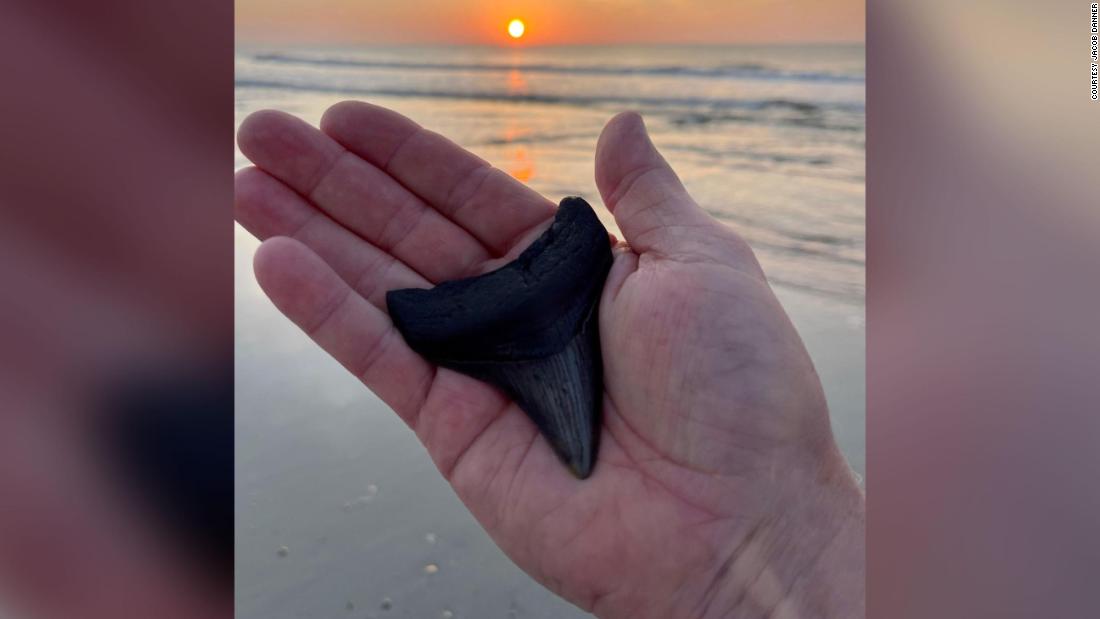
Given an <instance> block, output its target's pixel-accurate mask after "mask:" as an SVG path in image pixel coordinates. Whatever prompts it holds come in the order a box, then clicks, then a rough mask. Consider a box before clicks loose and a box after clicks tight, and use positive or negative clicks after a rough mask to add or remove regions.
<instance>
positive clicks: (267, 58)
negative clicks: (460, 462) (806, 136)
mask: <svg viewBox="0 0 1100 619" xmlns="http://www.w3.org/2000/svg"><path fill="white" fill-rule="evenodd" d="M252 58H253V60H255V61H257V62H263V63H278V64H297V65H314V66H321V67H356V68H363V69H401V70H406V71H471V72H474V71H477V72H480V71H485V72H501V71H513V70H518V71H523V72H525V73H564V74H574V75H608V76H631V75H648V76H675V77H697V78H711V79H756V80H784V81H786V80H791V81H813V82H841V83H863V81H864V77H863V76H862V75H852V74H846V73H829V72H812V71H808V72H803V71H785V70H782V69H778V68H775V67H770V66H768V65H764V64H758V63H739V64H730V65H719V66H713V67H696V66H682V65H655V66H623V65H567V64H546V63H542V64H540V63H530V64H504V63H443V62H404V61H395V60H394V61H390V60H361V59H355V58H339V57H323V58H322V57H313V56H295V55H291V54H279V53H264V54H256V55H254V56H253V57H252Z"/></svg>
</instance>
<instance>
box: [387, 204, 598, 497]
mask: <svg viewBox="0 0 1100 619" xmlns="http://www.w3.org/2000/svg"><path fill="white" fill-rule="evenodd" d="M611 261H612V256H611V244H610V241H609V239H608V235H607V230H606V229H604V227H603V224H601V223H600V220H599V219H598V218H597V217H596V213H595V212H593V211H592V207H591V206H589V205H588V203H587V202H585V201H584V200H583V199H581V198H565V199H564V200H562V201H561V204H560V206H559V208H558V211H557V215H556V216H555V217H554V221H553V223H552V224H551V225H550V227H549V228H548V229H547V230H546V231H545V232H543V233H542V235H541V236H539V237H538V238H537V239H536V240H535V242H534V243H532V244H531V246H530V247H528V248H527V249H526V250H524V251H523V253H521V254H520V255H519V257H517V258H516V259H515V260H513V261H512V262H509V263H508V264H506V265H505V266H503V267H501V268H499V269H497V270H495V271H492V272H490V273H485V274H484V275H479V276H477V277H470V278H466V279H458V280H454V281H449V282H443V283H441V284H439V285H438V286H436V287H435V288H432V289H430V290H422V289H415V288H409V289H404V290H392V291H390V292H389V293H387V294H386V305H387V306H388V308H389V312H390V316H391V317H392V318H393V322H394V325H395V326H396V327H397V329H398V330H399V331H400V332H401V334H402V336H404V338H405V341H406V342H408V344H409V346H411V347H412V349H413V350H415V351H416V352H418V353H420V354H421V355H423V356H424V357H425V358H427V359H428V360H430V361H432V362H434V363H436V364H438V365H440V366H443V367H447V368H451V369H453V370H457V371H459V372H462V373H463V374H467V375H469V376H473V377H474V378H477V379H479V380H483V381H485V382H487V383H490V384H492V385H496V386H497V387H499V388H500V389H501V390H503V391H504V392H505V393H507V394H508V395H509V396H510V397H511V398H512V399H514V400H515V401H516V403H517V404H519V406H520V408H522V409H523V411H524V412H525V413H527V416H528V417H530V418H531V420H532V421H534V422H535V425H537V426H538V428H539V430H540V431H541V432H542V434H543V436H545V437H546V439H547V440H548V441H549V442H550V445H551V446H552V447H553V448H554V451H555V452H557V454H558V456H559V457H560V458H561V460H562V461H563V462H564V463H565V464H566V466H568V467H569V469H570V470H571V471H572V472H573V474H574V475H576V476H577V477H578V478H580V479H584V478H586V477H588V476H589V475H590V474H591V472H592V467H593V465H594V464H595V460H596V449H597V437H598V432H599V426H600V406H601V403H602V399H603V396H602V393H603V366H602V361H601V357H600V333H599V302H600V293H601V292H602V291H603V284H604V280H605V279H606V278H607V273H608V271H609V270H610V268H611Z"/></svg>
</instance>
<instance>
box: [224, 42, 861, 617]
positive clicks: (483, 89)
mask: <svg viewBox="0 0 1100 619" xmlns="http://www.w3.org/2000/svg"><path fill="white" fill-rule="evenodd" d="M236 68H237V74H236V92H237V96H236V117H237V122H238V123H239V122H240V121H241V120H243V118H244V117H245V116H246V115H247V114H248V113H250V112H252V111H255V110H258V109H263V108H269V107H270V108H278V109H282V110H284V111H287V112H290V113H293V114H296V115H299V116H301V117H303V118H305V119H306V120H307V121H309V122H311V123H317V121H318V120H319V119H320V117H321V114H322V113H323V112H324V110H325V108H327V107H328V106H329V105H331V104H332V103H335V102H337V101H340V100H343V99H364V100H369V101H371V102H373V103H377V104H380V105H385V106H387V107H391V108H393V109H396V110H398V111H400V112H402V113H404V114H406V115H408V116H410V117H412V118H413V119H414V120H416V121H418V122H420V123H421V124H423V125H425V126H428V127H430V128H432V129H433V130H436V131H439V132H441V133H443V134H445V135H447V136H449V137H451V138H452V139H453V140H455V141H456V142H458V143H459V144H461V145H463V146H465V147H467V148H469V149H470V150H472V151H474V152H476V153H477V154H478V155H480V156H482V157H483V158H485V159H487V160H488V161H490V162H492V163H493V164H494V165H497V166H498V167H500V168H502V169H504V170H506V171H507V172H509V173H510V174H512V175H513V176H514V177H516V178H518V179H520V180H522V181H523V182H525V183H527V184H529V185H530V186H532V187H533V188H535V189H536V190H538V191H540V192H542V193H543V194H544V195H546V196H547V197H549V198H550V199H552V200H554V201H557V200H558V199H560V198H561V197H563V196H565V195H581V196H584V197H586V198H587V199H589V201H590V202H591V203H592V204H593V205H598V204H600V199H599V194H598V192H597V191H596V188H595V183H594V181H593V152H594V148H595V144H596V138H597V136H598V135H599V131H600V129H601V128H602V126H603V124H604V123H605V122H606V121H607V119H609V118H610V117H611V116H612V115H614V114H615V113H616V112H619V111H622V110H624V109H634V110H637V111H639V112H641V113H642V114H643V115H644V116H645V118H646V123H647V125H648V127H649V129H650V133H651V135H652V136H653V139H654V142H655V143H656V144H657V145H658V147H659V148H660V149H661V151H662V152H663V153H664V154H665V156H666V158H667V159H668V160H669V162H670V163H671V164H672V165H673V167H674V168H675V169H676V170H677V172H678V173H679V174H680V176H681V178H682V179H683V181H684V183H685V185H686V186H687V188H688V190H689V191H690V192H691V193H692V195H693V196H694V197H695V199H696V200H697V201H698V202H699V204H700V205H701V206H702V207H703V208H705V209H707V210H708V211H709V212H711V213H712V214H713V215H714V216H715V217H717V218H718V219H719V220H721V221H723V222H725V223H726V224H727V225H729V226H731V227H733V228H734V229H736V230H737V231H738V232H739V233H740V234H741V235H742V236H744V237H745V239H746V240H748V242H749V243H750V244H751V245H752V246H753V248H754V249H755V251H756V253H757V255H758V257H759V258H760V261H761V263H762V265H763V267H764V270H765V272H766V273H767V276H768V278H769V281H770V282H771V283H772V285H773V287H774V288H775V289H776V291H777V293H778V294H779V296H780V299H781V300H782V301H783V303H784V306H785V307H786V308H787V311H788V313H790V314H791V317H792V319H793V321H794V323H795V325H796V326H797V327H798V329H799V332H800V333H801V334H802V336H803V339H804V340H805V341H806V344H807V347H808V348H809V350H810V354H811V356H812V357H813V359H814V363H815V365H816V367H817V369H818V373H819V374H820V375H821V377H822V382H823V384H824V386H825V390H826V396H827V398H828V400H829V405H830V409H831V414H832V419H833V426H834V430H835V432H836V434H837V438H838V442H839V443H840V446H841V449H842V450H843V451H844V453H845V455H846V456H847V457H848V459H849V461H850V462H851V463H852V466H853V468H854V469H855V470H856V471H857V472H859V473H862V472H863V470H864V445H863V441H864V431H863V427H864V411H865V409H864V396H865V386H864V321H863V298H864V161H865V151H864V140H865V132H864V50H863V47H862V46H751V47H674V46H673V47H669V46H661V47H624V46H616V47H564V48H523V49H521V48H505V49H502V48H492V47H388V48H364V47H359V48H336V47H325V48H319V47H296V48H292V47H281V48H263V47H245V46H242V47H240V48H239V49H238V52H237V58H236ZM236 163H237V166H238V167H241V166H244V165H247V161H246V160H245V159H244V158H243V157H242V156H241V155H240V153H239V152H238V153H237V162H236ZM598 210H602V209H598ZM601 217H602V218H603V220H604V223H605V224H606V225H607V226H608V228H609V229H612V230H615V226H614V221H613V219H612V218H611V217H610V215H609V214H608V213H606V211H604V212H602V213H601ZM236 239H237V240H236V243H237V320H238V328H237V398H238V401H237V424H238V427H237V430H238V432H237V436H238V445H237V447H238V449H237V454H238V457H237V493H238V504H237V531H238V536H237V538H238V547H237V553H238V554H237V559H238V573H237V588H238V613H239V616H242V617H265V618H268V617H306V616H317V617H321V616H355V617H367V616H376V617H391V616H392V617H405V616H407V617H414V616H415V617H440V616H446V615H445V611H449V612H450V613H451V614H452V615H453V616H455V617H572V616H583V613H580V612H579V611H577V610H576V609H573V608H572V607H571V606H569V605H568V604H565V603H564V602H561V601H560V600H557V599H556V598H554V597H553V596H551V595H549V594H548V593H546V592H545V591H543V590H542V589H541V588H540V587H538V585H536V584H534V583H533V582H532V581H530V579H528V578H527V577H526V576H524V575H523V574H522V572H519V570H517V569H516V568H514V567H513V566H512V565H511V564H510V563H509V562H508V560H507V559H506V558H505V557H504V556H503V555H502V554H501V553H500V552H499V551H498V550H497V549H496V548H495V547H494V546H493V545H492V542H491V541H489V539H488V537H487V536H486V535H485V534H484V533H483V532H481V531H480V529H479V528H478V527H477V525H476V523H474V522H473V520H472V518H470V517H469V515H468V514H466V512H465V510H464V508H463V507H462V505H461V504H460V503H459V502H458V501H457V499H456V498H455V497H454V496H453V494H452V493H451V492H450V489H449V488H448V487H447V486H446V484H444V483H443V482H442V480H440V479H439V477H438V474H437V473H436V472H435V470H434V468H433V467H432V465H431V462H430V461H429V460H428V458H427V456H426V454H424V453H423V450H422V448H421V447H420V446H419V444H418V443H417V442H416V441H415V438H414V437H412V435H411V433H410V432H408V431H407V430H406V429H405V428H404V427H403V426H402V425H401V424H400V422H398V421H397V420H396V418H395V417H394V416H393V415H392V413H390V412H389V411H388V410H387V409H386V407H385V406H384V405H382V404H381V403H380V402H379V401H378V400H377V399H375V398H374V397H373V395H371V394H370V393H369V392H367V391H366V390H365V389H364V388H363V387H362V386H361V385H359V384H358V383H357V382H356V381H355V380H354V379H353V378H351V377H350V376H347V375H346V373H345V372H344V370H343V369H342V368H340V367H339V366H338V365H337V364H336V363H335V362H332V361H331V360H330V359H328V358H327V357H326V356H325V355H324V354H323V353H321V352H320V351H318V350H317V349H316V347H314V346H313V345H312V343H311V342H309V340H308V339H307V338H305V336H303V335H302V334H300V333H298V332H297V330H296V329H295V328H294V327H293V326H292V325H290V323H289V322H287V321H286V320H285V319H283V318H282V317H281V316H280V315H279V314H278V312H277V311H276V310H274V308H272V307H271V305H270V303H269V302H268V301H267V300H266V298H265V297H264V296H263V294H262V292H261V291H260V290H259V288H258V286H257V285H256V284H255V281H254V279H253V277H252V274H251V268H250V260H251V254H252V252H253V251H254V249H255V247H256V246H257V242H256V241H255V239H252V238H251V236H250V235H248V233H247V232H245V231H243V230H242V229H240V228H239V227H238V229H237V236H236ZM282 546H286V547H287V548H288V553H287V555H286V556H285V557H284V556H279V553H278V552H277V550H278V549H279V548H280V547H282ZM429 564H431V565H434V566H436V568H438V569H437V570H436V571H434V572H433V571H432V570H431V569H428V570H427V571H425V567H426V566H427V565H429ZM429 572H431V573H429ZM387 598H388V599H389V603H388V604H384V600H386V599H387ZM383 606H388V607H389V608H388V609H383ZM349 607H350V608H349Z"/></svg>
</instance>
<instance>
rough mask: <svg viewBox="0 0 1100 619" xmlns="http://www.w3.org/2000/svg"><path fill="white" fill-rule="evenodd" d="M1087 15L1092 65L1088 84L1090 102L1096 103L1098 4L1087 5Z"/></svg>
mask: <svg viewBox="0 0 1100 619" xmlns="http://www.w3.org/2000/svg"><path fill="white" fill-rule="evenodd" d="M1089 13H1090V15H1089V24H1090V26H1091V31H1092V36H1091V37H1090V38H1091V40H1092V64H1091V66H1090V68H1089V83H1090V84H1091V88H1090V91H1091V93H1092V100H1093V101H1096V100H1097V99H1098V98H1100V96H1098V95H1097V93H1096V81H1097V77H1098V73H1100V71H1098V70H1097V69H1098V67H1097V64H1096V62H1097V49H1096V45H1097V42H1098V41H1097V35H1098V34H1100V32H1098V28H1097V21H1098V18H1100V4H1098V3H1096V2H1093V3H1092V4H1091V5H1089Z"/></svg>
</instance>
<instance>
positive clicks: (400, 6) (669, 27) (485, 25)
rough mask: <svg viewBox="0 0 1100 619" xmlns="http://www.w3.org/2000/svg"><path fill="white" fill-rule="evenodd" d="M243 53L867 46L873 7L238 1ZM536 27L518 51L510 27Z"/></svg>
mask: <svg viewBox="0 0 1100 619" xmlns="http://www.w3.org/2000/svg"><path fill="white" fill-rule="evenodd" d="M236 10H237V18H236V19H237V39H238V40H239V41H241V42H243V43H250V42H255V43H334V44H340V43H358V44H390V43H410V44H412V43H424V44H460V43H473V44H489V45H564V44H613V43H696V44H736V43H817V42H850V43H861V42H863V36H864V15H865V12H864V0H543V1H541V2H539V1H534V0H468V1H459V0H236ZM513 18H519V19H522V20H523V21H524V22H525V23H526V25H527V31H526V34H525V35H524V37H523V39H521V40H520V41H519V42H518V43H517V42H514V41H512V40H511V39H509V37H508V35H507V32H506V27H507V24H508V22H509V20H511V19H513Z"/></svg>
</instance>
